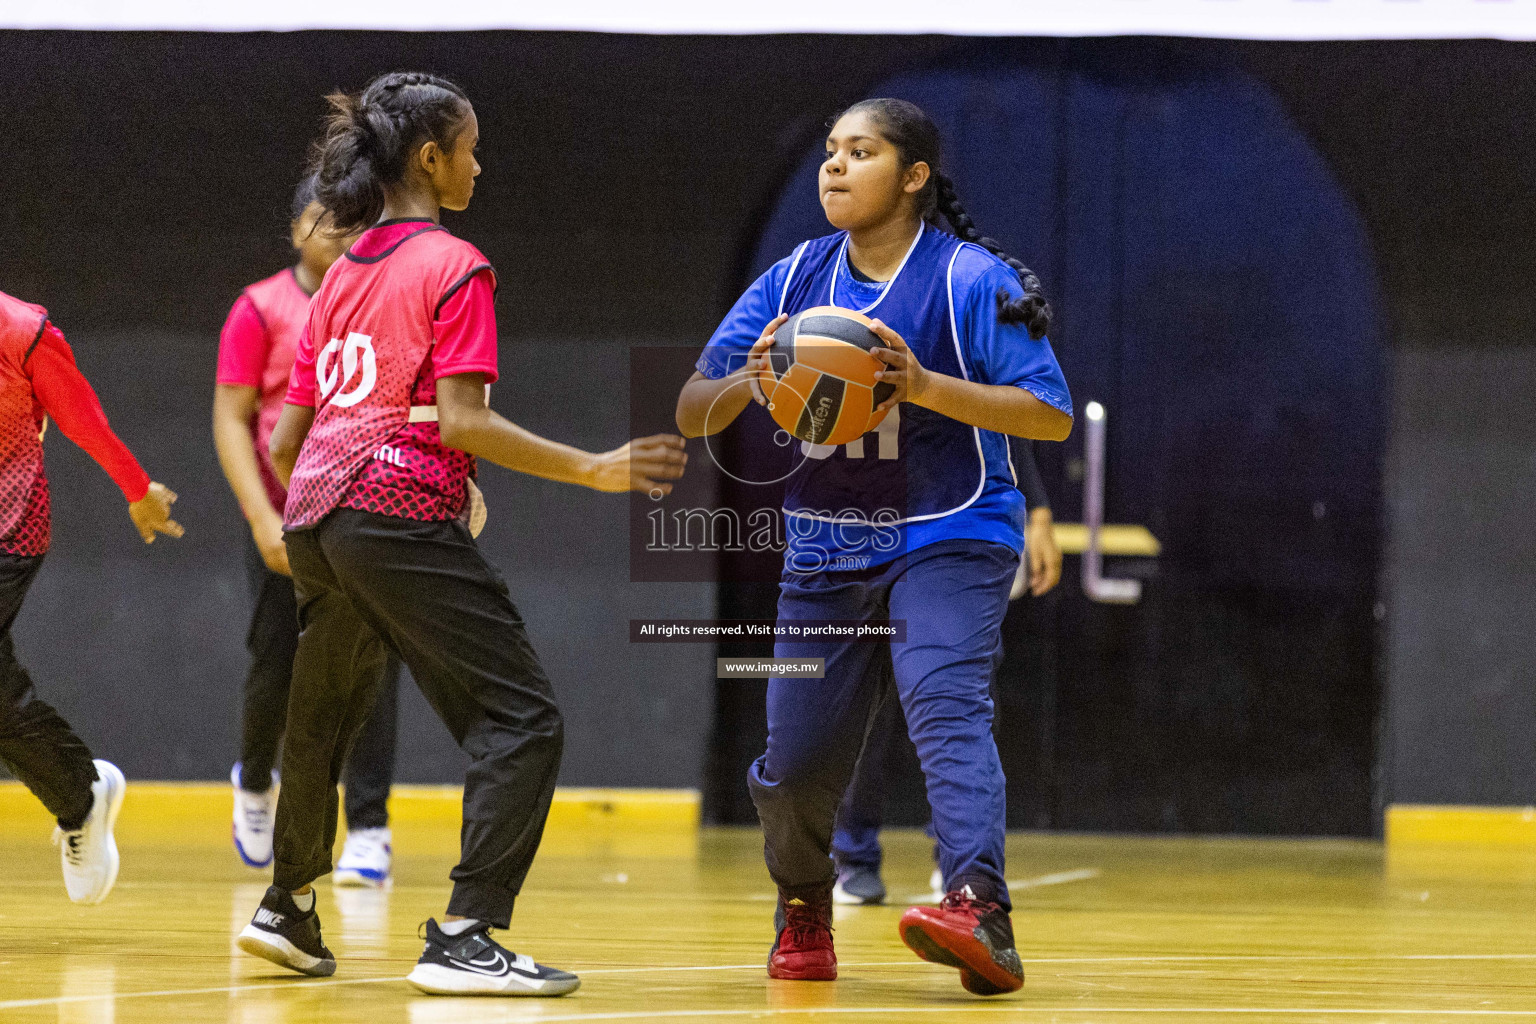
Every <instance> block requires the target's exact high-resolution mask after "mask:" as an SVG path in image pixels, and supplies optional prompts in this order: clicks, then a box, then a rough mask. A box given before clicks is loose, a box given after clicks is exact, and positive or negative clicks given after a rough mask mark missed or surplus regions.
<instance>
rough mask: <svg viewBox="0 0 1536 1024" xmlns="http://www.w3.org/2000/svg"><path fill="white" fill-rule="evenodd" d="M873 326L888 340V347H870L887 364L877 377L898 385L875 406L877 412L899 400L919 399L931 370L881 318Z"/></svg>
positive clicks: (876, 331) (877, 333)
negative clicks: (924, 365) (926, 367)
mask: <svg viewBox="0 0 1536 1024" xmlns="http://www.w3.org/2000/svg"><path fill="white" fill-rule="evenodd" d="M870 330H872V331H874V332H875V336H876V337H878V338H879V339H880V340H881V341H883V342H885V347H884V348H872V349H870V350H869V354H870V355H872V356H874V357H875V358H876V359H878V360H880V361H881V362H882V363H884V364H885V369H883V370H881V371H880V372H879V373H877V374H875V379H876V380H878V381H880V382H881V383H882V384H891V385H893V386H894V387H895V388H896V390H895V391H894V392H892V393H891V395H890V397H888V398H887V399H886V400H885V401H883V402H881V403H880V404H879V405H877V406H875V412H876V413H883V412H885V411H886V410H887V409H889V408H891V407H892V406H894V405H895V404H896V403H897V402H914V401H916V400H917V399H918V398H919V397H920V396H921V395H922V393H923V391H924V390H925V389H926V388H927V387H928V371H927V370H925V369H923V364H922V363H920V362H918V361H917V356H916V355H915V354H914V353H913V351H912V350H911V349H910V348H908V347H907V343H906V341H905V340H904V339H903V338H902V336H901V335H899V334H897V333H896V332H895V331H893V330H891V329H890V328H889V327H887V326H885V324H884V323H882V322H881V321H879V320H876V321H874V322H873V323H872V324H871V325H870Z"/></svg>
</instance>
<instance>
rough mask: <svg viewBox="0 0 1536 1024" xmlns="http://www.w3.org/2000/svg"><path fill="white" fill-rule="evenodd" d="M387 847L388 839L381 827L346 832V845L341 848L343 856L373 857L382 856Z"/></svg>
mask: <svg viewBox="0 0 1536 1024" xmlns="http://www.w3.org/2000/svg"><path fill="white" fill-rule="evenodd" d="M388 849H389V840H388V839H387V838H385V834H384V832H383V830H382V829H371V828H369V829H360V830H358V831H356V832H349V833H347V845H346V846H345V847H344V848H343V849H342V851H341V853H342V856H343V857H348V856H350V857H360V858H370V859H371V858H373V857H377V856H382V855H383V854H385V853H386V852H387V851H388Z"/></svg>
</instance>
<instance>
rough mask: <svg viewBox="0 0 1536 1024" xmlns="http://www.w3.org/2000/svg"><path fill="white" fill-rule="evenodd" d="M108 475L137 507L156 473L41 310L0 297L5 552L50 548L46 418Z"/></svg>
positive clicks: (1, 535)
mask: <svg viewBox="0 0 1536 1024" xmlns="http://www.w3.org/2000/svg"><path fill="white" fill-rule="evenodd" d="M45 415H46V416H47V417H48V418H50V419H52V420H53V422H54V423H55V424H57V425H58V428H59V430H60V431H61V432H62V433H63V434H64V436H66V437H68V438H69V439H70V440H71V441H73V442H75V444H77V445H79V446H80V447H81V448H83V449H84V450H85V452H86V454H88V455H90V456H91V458H93V459H95V460H96V462H97V464H98V465H100V466H101V468H102V469H104V470H106V472H107V475H108V476H110V477H111V478H112V480H113V482H114V483H116V484H117V486H118V487H119V488H120V489H121V490H122V492H123V496H124V497H125V498H126V499H127V500H129V501H130V502H132V501H138V500H139V499H140V498H143V497H144V495H145V493H146V492H147V491H148V490H149V475H148V474H147V473H145V472H144V469H143V467H141V466H140V465H139V463H138V460H137V459H135V458H134V457H133V453H132V452H130V451H129V450H128V447H127V446H126V445H124V444H123V442H122V441H121V440H119V439H118V437H117V435H116V434H114V433H113V432H112V428H111V426H109V425H108V423H107V416H106V413H105V412H103V411H102V408H101V402H100V401H99V400H98V399H97V397H96V392H95V391H94V390H92V388H91V385H90V383H89V382H88V381H87V380H86V379H85V377H84V375H83V374H81V372H80V368H79V367H78V366H76V365H75V355H74V352H73V351H71V350H70V347H69V343H68V342H66V341H65V340H64V335H63V334H62V333H61V332H60V331H59V329H58V328H57V327H55V326H54V325H53V324H52V323H50V322H49V320H48V312H47V310H45V309H43V308H42V307H41V306H35V305H33V304H31V303H26V302H22V301H20V300H19V299H15V298H12V297H11V296H9V295H6V294H4V293H3V292H0V551H3V552H5V553H7V554H11V555H20V556H34V555H41V554H43V553H45V552H46V551H47V550H48V541H49V536H50V514H49V513H50V503H49V490H48V476H47V473H46V472H45V471H44V468H43V447H42V443H41V439H40V438H39V434H40V432H41V431H42V426H43V422H44V416H45Z"/></svg>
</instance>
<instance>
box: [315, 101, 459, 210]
mask: <svg viewBox="0 0 1536 1024" xmlns="http://www.w3.org/2000/svg"><path fill="white" fill-rule="evenodd" d="M325 99H326V102H327V103H328V104H330V108H331V112H330V115H329V116H328V117H327V118H326V124H325V134H324V136H322V137H321V139H320V141H319V142H317V143H316V144H315V148H314V151H313V153H312V155H311V158H310V170H311V171H312V172H313V174H314V175H315V198H316V199H318V200H319V201H320V205H322V206H324V207H325V208H326V210H328V211H329V212H330V215H331V223H332V226H333V228H334V229H335V230H337V231H340V232H343V233H348V234H349V233H351V232H354V231H361V230H363V229H364V228H368V227H371V226H372V225H373V224H374V222H376V221H377V220H378V219H379V215H380V214H381V213H383V211H384V189H385V187H386V186H389V185H393V184H395V183H396V182H398V181H400V180H401V178H403V177H404V176H405V168H406V162H407V161H408V160H409V159H410V157H411V154H413V153H415V152H416V151H417V150H418V149H419V148H420V147H421V146H422V145H423V144H425V143H426V142H429V141H430V142H436V143H437V144H438V145H439V146H440V147H442V148H443V149H444V150H448V149H451V148H452V146H453V141H454V139H456V138H457V137H458V134H459V130H460V128H461V127H462V126H463V123H464V116H465V113H466V110H467V108H468V106H469V98H468V97H467V96H465V95H464V90H462V89H460V88H459V87H458V86H457V85H454V84H453V83H452V82H450V81H448V80H447V79H445V78H438V77H437V76H436V75H426V74H419V73H415V72H395V73H394V74H389V75H382V76H380V77H379V78H375V79H374V80H373V81H372V82H370V83H369V84H368V87H367V88H366V89H364V90H363V91H362V92H360V93H356V94H348V93H341V92H337V93H332V94H331V95H329V96H327V97H326V98H325Z"/></svg>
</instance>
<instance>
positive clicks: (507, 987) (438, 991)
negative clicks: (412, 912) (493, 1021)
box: [405, 920, 581, 996]
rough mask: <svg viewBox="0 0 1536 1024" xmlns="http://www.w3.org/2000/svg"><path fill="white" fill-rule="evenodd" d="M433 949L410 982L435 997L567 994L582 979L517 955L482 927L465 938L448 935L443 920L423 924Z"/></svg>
mask: <svg viewBox="0 0 1536 1024" xmlns="http://www.w3.org/2000/svg"><path fill="white" fill-rule="evenodd" d="M423 929H424V937H425V938H426V940H427V947H426V949H424V950H423V951H422V954H421V959H420V960H418V961H416V969H415V970H413V971H411V973H410V974H409V975H407V976H406V979H405V980H406V981H408V982H410V983H411V984H412V985H415V986H416V987H417V988H419V989H421V990H422V991H423V992H426V993H427V994H428V995H434V996H563V995H565V994H566V993H567V992H574V991H576V989H577V988H578V987H579V986H580V985H581V979H580V978H578V977H576V975H574V974H570V973H567V972H566V971H557V970H555V969H554V968H553V967H544V966H542V965H541V964H536V963H534V962H533V959H532V958H531V957H527V956H523V955H521V954H518V953H514V952H512V951H511V950H509V949H506V948H505V947H503V946H502V945H501V944H500V943H498V942H497V941H496V940H495V939H493V938H491V936H490V925H487V924H484V923H477V924H476V925H475V926H474V927H473V928H471V929H470V930H469V931H467V932H464V933H462V934H459V935H445V934H443V930H442V929H441V928H439V927H438V926H437V921H435V920H429V921H427V923H426V924H425V925H424V926H423Z"/></svg>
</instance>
